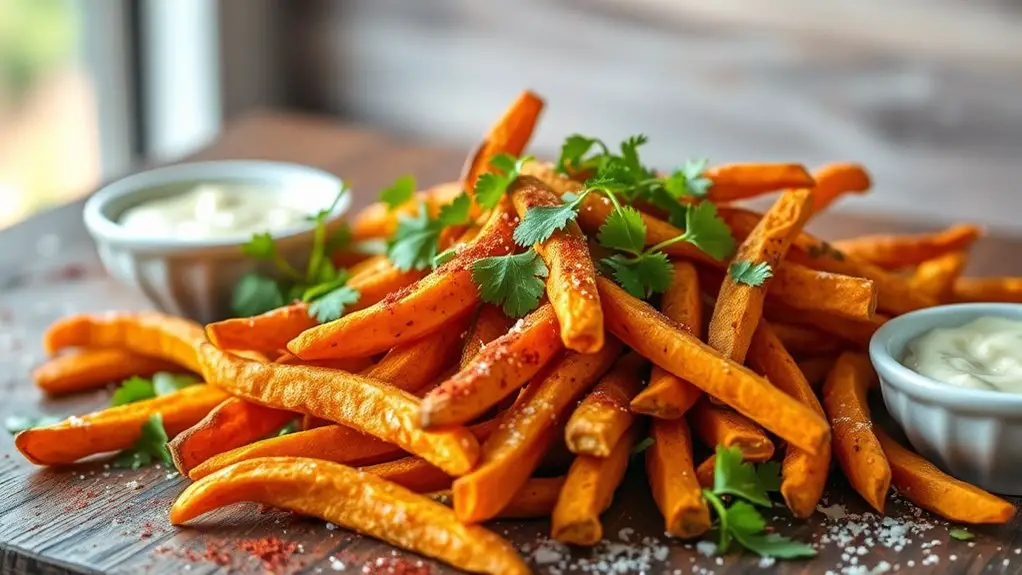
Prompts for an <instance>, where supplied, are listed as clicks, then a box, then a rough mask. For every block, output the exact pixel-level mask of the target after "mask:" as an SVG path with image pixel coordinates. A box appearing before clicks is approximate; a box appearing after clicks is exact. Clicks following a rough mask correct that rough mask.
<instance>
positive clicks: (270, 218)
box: [120, 184, 309, 240]
mask: <svg viewBox="0 0 1022 575" xmlns="http://www.w3.org/2000/svg"><path fill="white" fill-rule="evenodd" d="M284 197H285V196H284V194H278V193H273V192H272V191H270V190H265V189H258V188H255V187H251V186H246V185H241V184H200V185H198V186H195V187H194V188H192V189H190V190H187V191H185V192H182V193H180V194H174V195H171V196H167V197H165V198H159V199H154V200H149V201H146V202H142V203H141V204H139V205H137V206H134V207H132V208H130V209H128V210H125V212H124V214H122V215H121V218H120V224H121V225H122V226H123V227H124V228H126V229H128V230H131V231H133V232H137V233H138V234H139V235H144V236H148V237H160V238H183V239H195V240H205V239H216V238H223V237H226V236H237V235H242V236H244V235H251V234H253V233H260V232H273V231H276V230H280V229H283V228H286V227H289V226H293V225H295V224H298V223H300V222H302V221H303V220H304V219H305V218H306V217H307V216H308V215H309V213H308V212H307V211H304V210H300V209H298V208H295V207H292V206H288V205H285V203H284V202H283V199H284Z"/></svg>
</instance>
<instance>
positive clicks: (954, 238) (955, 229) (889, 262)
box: [834, 224, 983, 270]
mask: <svg viewBox="0 0 1022 575" xmlns="http://www.w3.org/2000/svg"><path fill="white" fill-rule="evenodd" d="M982 235H983V230H982V228H980V227H978V226H973V225H968V224H958V225H954V226H951V227H949V228H947V229H945V230H943V231H940V232H936V233H932V234H915V235H911V234H909V235H878V236H860V237H857V238H850V239H847V240H841V241H837V242H834V247H835V248H837V249H838V250H839V251H841V252H842V253H843V254H845V256H846V257H852V258H856V259H859V260H862V261H864V262H869V263H871V264H873V265H876V266H880V267H881V268H883V269H886V270H897V269H902V268H907V267H909V266H914V265H919V264H921V263H923V262H925V261H926V260H931V259H933V258H936V257H940V256H943V255H946V254H949V253H954V252H959V251H963V250H967V249H969V248H970V247H972V244H974V243H975V242H976V240H978V239H979V238H980V237H981V236H982Z"/></svg>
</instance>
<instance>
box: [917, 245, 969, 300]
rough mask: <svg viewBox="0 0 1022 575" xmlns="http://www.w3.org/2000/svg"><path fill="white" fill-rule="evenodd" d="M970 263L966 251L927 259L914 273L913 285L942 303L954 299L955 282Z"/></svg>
mask: <svg viewBox="0 0 1022 575" xmlns="http://www.w3.org/2000/svg"><path fill="white" fill-rule="evenodd" d="M968 263H969V256H968V254H967V253H966V252H951V253H949V254H945V255H942V256H940V257H937V258H933V259H932V260H927V261H925V262H923V263H921V264H919V267H917V268H916V271H915V273H914V274H912V286H913V287H915V288H916V289H918V290H921V291H923V292H925V293H926V294H928V295H931V296H933V297H935V298H937V301H939V302H941V303H949V302H951V301H953V300H954V291H955V282H956V281H958V278H960V277H961V275H962V272H963V271H965V267H966V266H967V265H968Z"/></svg>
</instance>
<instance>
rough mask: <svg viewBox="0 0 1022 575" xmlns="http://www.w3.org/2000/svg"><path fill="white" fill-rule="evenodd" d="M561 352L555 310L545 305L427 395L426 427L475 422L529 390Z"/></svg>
mask: <svg viewBox="0 0 1022 575" xmlns="http://www.w3.org/2000/svg"><path fill="white" fill-rule="evenodd" d="M561 349H562V346H561V340H560V337H559V335H558V329H557V317H556V316H555V315H554V310H553V307H552V306H551V305H550V304H544V305H542V306H540V307H539V309H537V310H536V311H534V312H532V313H530V314H529V315H528V316H526V318H525V319H524V320H523V321H522V323H521V324H520V325H518V326H516V327H515V328H513V329H512V330H511V331H509V332H508V333H507V334H505V335H503V336H501V337H499V338H497V339H496V340H494V341H493V342H491V343H490V345H488V346H486V348H485V349H483V351H481V352H480V353H479V354H478V355H477V356H476V357H475V358H474V359H473V360H472V361H470V362H469V364H468V365H467V366H465V367H464V368H462V369H461V371H459V372H458V373H456V374H454V375H453V376H452V377H451V378H450V379H448V380H447V381H445V382H444V383H442V384H441V385H440V386H439V387H437V388H436V389H434V390H432V391H430V392H429V393H427V394H426V396H425V397H424V398H423V400H422V409H421V416H420V420H421V422H422V427H423V428H427V429H428V428H430V427H436V426H444V425H452V424H458V423H466V422H469V421H472V420H473V419H475V418H476V417H479V416H480V415H482V414H483V413H484V412H485V411H486V410H487V409H489V408H490V407H493V406H494V405H496V404H497V402H499V401H500V400H501V399H503V398H504V397H507V396H508V395H509V394H511V393H512V392H514V391H515V390H516V389H518V388H519V387H521V386H522V385H524V384H525V383H526V382H527V381H528V380H529V378H531V377H532V376H534V375H536V373H537V372H538V371H539V370H540V369H541V368H542V367H543V366H544V365H546V363H547V362H549V361H550V359H551V358H552V357H553V356H554V354H556V353H557V352H558V351H560V350H561Z"/></svg>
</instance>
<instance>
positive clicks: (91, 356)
mask: <svg viewBox="0 0 1022 575" xmlns="http://www.w3.org/2000/svg"><path fill="white" fill-rule="evenodd" d="M157 371H171V372H173V371H181V368H180V367H178V366H177V364H175V363H172V362H169V361H166V360H163V359H158V358H155V357H149V356H146V355H139V354H137V353H132V352H130V351H126V350H123V349H117V348H87V349H79V350H74V351H72V352H69V353H66V354H63V355H59V356H57V357H55V358H53V359H50V360H48V361H46V362H45V363H43V364H42V365H40V366H39V367H37V368H36V369H35V371H33V372H32V378H33V379H35V384H36V386H38V387H39V389H41V390H43V391H45V392H46V394H47V395H51V396H57V395H66V394H69V393H75V392H78V391H88V390H90V389H96V388H99V387H103V386H104V385H106V384H108V383H111V382H116V381H122V380H125V379H128V378H129V377H131V376H133V375H137V376H139V377H149V376H151V375H152V374H154V373H156V372H157Z"/></svg>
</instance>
